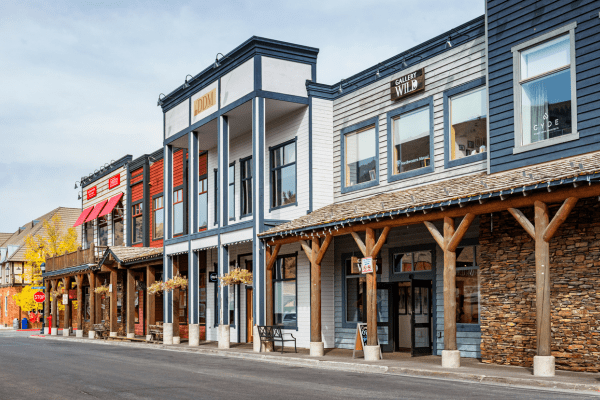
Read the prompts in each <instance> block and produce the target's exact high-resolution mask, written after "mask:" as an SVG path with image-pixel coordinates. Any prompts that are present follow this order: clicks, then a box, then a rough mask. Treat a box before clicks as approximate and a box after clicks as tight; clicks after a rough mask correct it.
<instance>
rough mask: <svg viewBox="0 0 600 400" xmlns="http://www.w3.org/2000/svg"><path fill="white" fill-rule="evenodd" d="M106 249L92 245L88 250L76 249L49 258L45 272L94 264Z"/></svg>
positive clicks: (105, 247)
mask: <svg viewBox="0 0 600 400" xmlns="http://www.w3.org/2000/svg"><path fill="white" fill-rule="evenodd" d="M106 249H107V246H95V245H94V244H93V243H92V244H91V246H90V248H89V249H81V248H78V249H77V250H75V251H73V252H71V253H65V254H62V255H60V256H54V257H49V258H47V259H46V272H50V271H57V270H59V269H65V268H69V267H76V266H78V265H83V264H96V263H98V261H100V257H102V255H103V254H104V251H105V250H106Z"/></svg>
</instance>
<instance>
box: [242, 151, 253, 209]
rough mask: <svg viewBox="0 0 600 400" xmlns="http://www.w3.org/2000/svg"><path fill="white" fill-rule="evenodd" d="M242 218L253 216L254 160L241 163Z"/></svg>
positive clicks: (250, 159) (249, 159)
mask: <svg viewBox="0 0 600 400" xmlns="http://www.w3.org/2000/svg"><path fill="white" fill-rule="evenodd" d="M240 176H241V203H240V213H241V215H242V216H244V215H248V214H252V158H248V159H245V160H242V161H241V162H240Z"/></svg>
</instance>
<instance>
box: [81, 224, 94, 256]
mask: <svg viewBox="0 0 600 400" xmlns="http://www.w3.org/2000/svg"><path fill="white" fill-rule="evenodd" d="M83 236H84V237H83V247H84V248H86V249H89V248H90V246H91V245H92V242H93V241H94V221H90V222H86V223H85V226H84V230H83Z"/></svg>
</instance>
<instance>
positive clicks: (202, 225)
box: [198, 175, 208, 231]
mask: <svg viewBox="0 0 600 400" xmlns="http://www.w3.org/2000/svg"><path fill="white" fill-rule="evenodd" d="M198 191H199V193H198V230H200V231H203V230H205V229H206V228H207V227H208V178H207V177H206V175H204V177H201V178H200V180H199V181H198Z"/></svg>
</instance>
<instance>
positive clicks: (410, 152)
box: [392, 108, 431, 174]
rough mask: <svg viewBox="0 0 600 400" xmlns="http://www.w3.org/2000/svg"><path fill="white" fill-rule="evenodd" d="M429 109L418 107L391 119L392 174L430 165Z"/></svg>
mask: <svg viewBox="0 0 600 400" xmlns="http://www.w3.org/2000/svg"><path fill="white" fill-rule="evenodd" d="M429 127H430V124H429V109H428V108H420V109H418V110H414V111H411V112H407V113H405V114H402V115H400V116H399V117H397V118H395V119H394V121H393V128H392V129H393V132H394V134H393V141H394V143H393V146H394V165H393V167H394V174H400V173H403V172H408V171H412V170H415V169H419V168H423V167H427V166H429V165H431V154H430V151H429V149H430V139H431V138H430V129H429Z"/></svg>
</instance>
